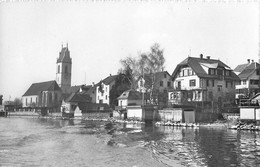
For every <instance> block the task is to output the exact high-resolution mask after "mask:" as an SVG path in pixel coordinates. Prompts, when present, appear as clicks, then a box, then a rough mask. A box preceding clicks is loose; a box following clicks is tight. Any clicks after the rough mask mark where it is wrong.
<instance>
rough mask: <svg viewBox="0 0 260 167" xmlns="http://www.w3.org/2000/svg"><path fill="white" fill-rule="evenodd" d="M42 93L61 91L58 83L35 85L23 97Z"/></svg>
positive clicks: (50, 82)
mask: <svg viewBox="0 0 260 167" xmlns="http://www.w3.org/2000/svg"><path fill="white" fill-rule="evenodd" d="M42 91H61V89H60V87H59V85H58V84H57V82H56V81H47V82H40V83H33V84H32V85H31V86H30V87H29V89H28V90H27V91H26V92H25V93H24V95H23V96H31V95H39V93H40V92H42Z"/></svg>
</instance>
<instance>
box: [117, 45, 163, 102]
mask: <svg viewBox="0 0 260 167" xmlns="http://www.w3.org/2000/svg"><path fill="white" fill-rule="evenodd" d="M120 62H121V64H122V66H123V69H126V68H130V69H131V70H132V75H133V77H132V79H133V81H132V82H131V83H132V88H136V85H135V83H136V82H135V81H136V80H137V79H138V78H139V77H140V76H142V75H143V74H149V75H150V76H151V81H152V83H151V88H150V101H151V102H152V103H153V98H152V97H153V91H154V85H155V82H156V78H155V73H156V72H160V71H163V70H164V63H165V58H164V56H163V49H160V45H159V44H158V43H155V44H153V45H152V46H151V48H150V51H149V52H147V53H139V56H138V57H137V58H135V57H131V56H129V57H126V58H125V59H122V60H120ZM123 69H121V71H122V70H123Z"/></svg>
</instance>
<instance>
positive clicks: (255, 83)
mask: <svg viewBox="0 0 260 167" xmlns="http://www.w3.org/2000/svg"><path fill="white" fill-rule="evenodd" d="M234 71H236V72H237V73H238V77H239V78H240V81H239V82H237V83H236V98H237V99H239V98H250V97H252V96H254V95H255V94H257V93H258V92H260V85H259V84H260V82H259V80H260V64H259V63H257V62H254V61H252V62H251V63H250V61H248V63H247V64H241V65H238V66H237V67H236V68H235V70H234Z"/></svg>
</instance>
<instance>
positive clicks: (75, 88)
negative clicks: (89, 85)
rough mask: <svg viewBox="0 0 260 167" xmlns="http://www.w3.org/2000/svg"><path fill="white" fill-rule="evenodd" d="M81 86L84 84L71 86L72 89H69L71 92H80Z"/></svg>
mask: <svg viewBox="0 0 260 167" xmlns="http://www.w3.org/2000/svg"><path fill="white" fill-rule="evenodd" d="M81 87H82V85H77V86H71V87H70V89H69V92H70V93H77V92H79V90H80V88H81Z"/></svg>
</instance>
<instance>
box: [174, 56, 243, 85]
mask: <svg viewBox="0 0 260 167" xmlns="http://www.w3.org/2000/svg"><path fill="white" fill-rule="evenodd" d="M206 64H207V65H209V64H212V66H216V64H217V67H222V68H225V69H228V70H231V69H230V67H229V66H227V65H226V64H225V63H223V62H222V61H220V60H215V59H208V58H197V57H188V58H186V59H185V60H183V61H182V62H181V63H180V64H178V65H177V67H176V68H175V70H174V71H173V73H172V76H173V77H176V75H177V73H178V71H179V69H180V67H182V66H185V65H187V66H189V67H191V69H192V70H193V71H194V72H195V74H196V75H197V76H198V77H201V78H216V77H217V76H213V75H208V74H207V72H206V71H205V70H204V69H203V67H202V65H206ZM226 77H227V76H226ZM227 78H228V79H232V80H239V78H238V76H237V75H236V74H235V73H234V72H233V71H232V70H231V76H229V77H227Z"/></svg>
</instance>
